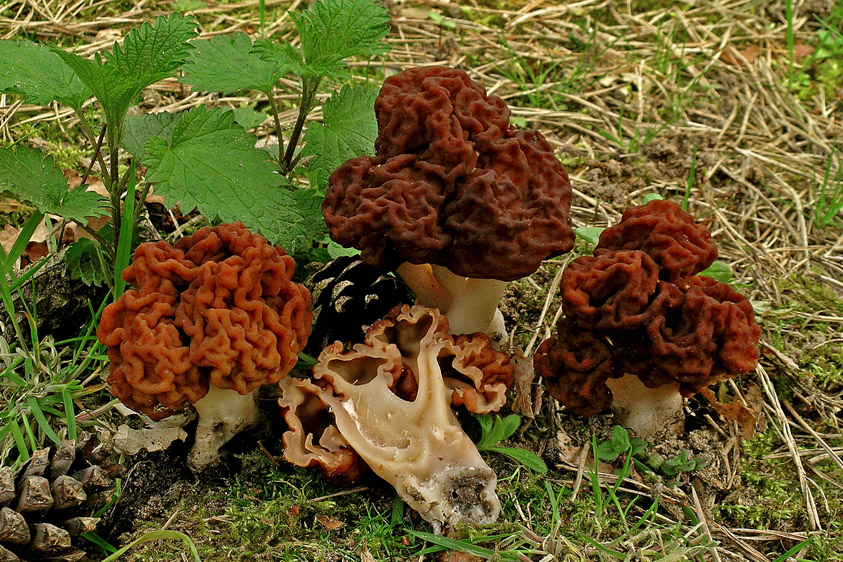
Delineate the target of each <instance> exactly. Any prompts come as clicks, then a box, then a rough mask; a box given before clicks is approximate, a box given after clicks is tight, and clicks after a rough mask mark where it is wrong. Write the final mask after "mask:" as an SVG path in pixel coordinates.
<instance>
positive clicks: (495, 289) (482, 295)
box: [396, 262, 508, 334]
mask: <svg viewBox="0 0 843 562" xmlns="http://www.w3.org/2000/svg"><path fill="white" fill-rule="evenodd" d="M396 271H397V273H398V275H400V276H401V278H402V279H403V280H404V282H405V283H407V285H408V286H409V287H410V289H411V290H412V291H413V292H414V293H415V295H416V298H417V299H418V303H419V304H423V305H425V306H429V307H435V308H438V309H439V310H440V311H442V312H444V313H445V316H446V317H447V318H448V325H449V326H450V329H449V332H450V333H452V334H472V333H474V332H485V333H487V334H494V333H499V332H502V331H503V322H502V315H501V314H500V312H499V311H498V303H500V300H501V297H502V296H503V293H504V291H505V290H506V285H507V283H508V282H507V281H498V280H497V279H477V278H473V277H462V276H461V275H455V274H453V273H451V271H450V270H448V269H447V268H445V267H442V266H440V265H433V266H431V265H429V264H421V265H413V264H410V263H406V262H405V263H403V264H401V266H399V267H398V269H397V270H396ZM496 316H497V317H498V318H497V319H496Z"/></svg>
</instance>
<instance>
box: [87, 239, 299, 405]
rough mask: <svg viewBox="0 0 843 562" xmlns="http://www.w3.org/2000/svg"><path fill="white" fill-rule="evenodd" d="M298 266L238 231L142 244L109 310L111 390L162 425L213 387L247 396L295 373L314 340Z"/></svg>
mask: <svg viewBox="0 0 843 562" xmlns="http://www.w3.org/2000/svg"><path fill="white" fill-rule="evenodd" d="M294 267H295V262H294V261H293V259H292V258H291V257H289V256H287V255H286V254H285V253H284V251H283V250H282V249H281V248H280V247H279V246H271V245H270V244H268V243H267V242H266V240H265V239H264V238H263V237H262V236H258V235H255V234H251V233H250V232H249V231H248V230H247V229H246V228H245V227H244V226H243V225H242V224H240V223H232V224H230V225H227V224H225V225H220V226H217V227H214V228H203V229H200V230H199V231H197V232H196V234H194V235H193V236H191V237H187V238H184V239H182V240H180V241H179V242H178V243H177V244H176V246H175V247H172V246H170V245H169V244H167V243H166V242H158V243H145V244H141V245H140V246H139V247H138V249H137V250H136V252H135V256H134V259H133V262H132V264H131V265H130V266H129V267H127V268H126V270H125V271H124V272H123V279H125V280H126V281H127V282H128V283H130V284H131V285H132V286H134V287H135V288H134V289H130V290H128V291H126V292H125V293H124V294H123V295H122V296H121V297H120V298H119V299H117V301H116V302H115V303H113V304H111V305H109V306H108V307H106V309H105V311H104V312H103V315H102V318H101V320H100V325H99V326H98V328H97V337H98V338H99V340H100V342H102V343H103V345H106V346H108V348H109V349H108V354H109V359H110V360H111V366H110V374H109V377H108V383H109V384H110V385H111V388H112V392H113V393H114V395H115V396H117V397H118V398H120V399H121V400H122V401H123V402H124V403H125V404H126V405H127V406H129V407H130V408H132V409H134V410H136V411H139V412H143V413H145V414H147V415H149V416H150V417H152V418H153V419H160V418H162V417H166V416H168V415H171V414H173V413H175V412H177V411H178V410H180V409H181V408H182V407H183V406H184V404H185V402H190V403H193V402H196V401H197V400H199V399H200V398H202V397H203V396H204V395H205V394H206V393H207V391H208V388H209V385H210V384H213V385H215V386H217V387H219V388H224V389H233V390H236V391H237V392H239V393H240V394H245V393H247V392H249V391H251V390H253V389H255V388H257V387H258V386H260V385H262V384H266V383H274V382H277V381H278V380H279V379H280V378H281V377H283V376H284V375H285V374H286V373H287V372H289V371H290V369H292V368H293V366H295V363H296V360H297V356H298V352H299V351H300V350H301V349H302V347H303V346H304V343H305V341H306V340H307V336H308V334H309V333H310V323H311V314H310V294H309V293H308V292H307V290H306V289H305V288H304V287H301V286H300V285H297V284H295V283H293V282H292V281H291V279H292V275H293V270H294Z"/></svg>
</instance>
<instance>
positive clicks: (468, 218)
mask: <svg viewBox="0 0 843 562" xmlns="http://www.w3.org/2000/svg"><path fill="white" fill-rule="evenodd" d="M375 113H376V115H377V120H378V138H377V141H376V142H375V149H376V154H375V156H373V157H372V156H361V157H359V158H353V159H351V160H348V161H346V162H345V163H344V164H343V165H341V166H340V167H339V168H338V169H337V170H336V171H335V172H334V173H333V174H332V175H331V177H330V179H329V187H328V192H327V195H326V197H325V200H324V202H323V204H322V214H323V215H324V217H325V221H326V223H327V225H328V229H329V233H330V235H331V238H332V239H333V240H334V241H336V242H337V243H339V244H341V245H343V246H346V247H351V246H353V247H355V248H357V249H359V250H360V251H361V252H362V253H361V256H362V259H363V261H364V262H365V263H367V264H370V265H375V266H379V267H391V268H397V272H398V274H399V275H401V276H402V277H403V278H404V279H405V281H407V283H408V285H409V286H410V288H411V289H412V290H413V292H414V293H415V294H416V296H417V297H418V298H419V301H420V302H421V303H422V304H424V305H427V306H435V307H437V308H439V309H440V310H442V311H443V312H445V313H446V314H447V317H448V320H449V322H450V326H451V331H452V332H453V333H470V332H476V331H481V332H487V331H489V327H490V324H491V322H492V320H493V317H494V316H495V311H496V308H497V305H498V302H499V300H500V297H501V295H502V293H503V290H504V288H505V286H506V282H508V281H512V280H514V279H519V278H521V277H524V276H527V275H530V274H531V273H533V272H534V271H535V270H536V269H537V268H538V267H539V264H540V263H541V262H542V260H544V259H546V258H549V257H553V256H558V255H560V254H563V253H565V252H567V251H569V250H570V249H571V247H572V246H573V239H574V237H573V230H572V226H571V219H570V216H569V214H570V207H571V185H570V183H569V182H568V176H567V173H566V172H565V170H564V168H563V167H562V165H561V164H560V163H559V161H558V160H557V159H556V157H555V156H554V154H553V149H552V147H551V146H550V144H549V143H548V142H547V141H546V140H545V139H544V137H543V136H542V135H541V133H539V132H538V131H532V130H518V129H516V128H515V127H513V126H512V125H511V124H510V120H509V118H510V111H509V108H507V106H506V104H505V103H504V102H503V100H501V99H500V98H498V97H496V96H488V95H486V92H485V90H484V89H483V88H482V87H481V86H480V85H478V84H476V83H474V82H473V81H472V80H471V79H470V78H469V76H468V74H466V73H465V72H463V71H460V70H455V69H452V68H447V67H438V66H434V67H422V68H413V69H410V70H406V71H404V72H401V73H399V74H397V75H395V76H391V77H389V78H387V80H386V81H385V82H384V84H383V87H382V89H381V92H380V95H379V96H378V98H377V100H376V102H375Z"/></svg>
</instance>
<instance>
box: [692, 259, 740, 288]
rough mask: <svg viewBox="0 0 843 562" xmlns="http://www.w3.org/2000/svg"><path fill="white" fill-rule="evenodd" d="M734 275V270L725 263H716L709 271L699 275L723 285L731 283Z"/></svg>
mask: <svg viewBox="0 0 843 562" xmlns="http://www.w3.org/2000/svg"><path fill="white" fill-rule="evenodd" d="M733 274H734V271H733V270H732V266H731V265H729V264H728V263H726V262H723V261H715V262H714V263H712V264H711V265H710V266H709V268H708V269H706V270H705V271H701V272H700V273H699V275H702V276H704V277H711V278H713V279H716V280H717V281H720V282H721V283H729V282H730V281H732V275H733Z"/></svg>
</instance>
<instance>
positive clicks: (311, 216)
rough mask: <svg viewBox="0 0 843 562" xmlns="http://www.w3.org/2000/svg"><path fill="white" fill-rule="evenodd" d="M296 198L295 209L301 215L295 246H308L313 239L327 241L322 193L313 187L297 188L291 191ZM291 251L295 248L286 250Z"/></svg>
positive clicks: (323, 196)
mask: <svg viewBox="0 0 843 562" xmlns="http://www.w3.org/2000/svg"><path fill="white" fill-rule="evenodd" d="M293 197H295V199H296V206H295V208H296V211H297V213H298V214H299V215H300V216H301V217H302V219H301V221H302V222H301V224H302V233H301V235H300V236H301V238H300V239H299V240H297V241H296V243H295V244H294V247H295V248H309V247H310V246H311V245H312V243H313V242H314V241H316V242H327V241H329V240H330V239H331V238H330V237H329V236H328V226H327V225H326V224H325V219H324V218H323V217H322V200H323V199H324V198H325V195H324V193H322V192H320V191H317V190H315V189H297V190H296V191H294V192H293ZM288 251H290V252H291V253H292V252H294V251H296V250H288Z"/></svg>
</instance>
